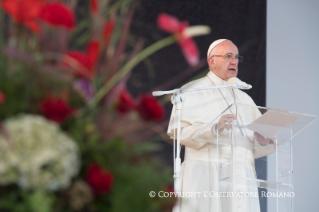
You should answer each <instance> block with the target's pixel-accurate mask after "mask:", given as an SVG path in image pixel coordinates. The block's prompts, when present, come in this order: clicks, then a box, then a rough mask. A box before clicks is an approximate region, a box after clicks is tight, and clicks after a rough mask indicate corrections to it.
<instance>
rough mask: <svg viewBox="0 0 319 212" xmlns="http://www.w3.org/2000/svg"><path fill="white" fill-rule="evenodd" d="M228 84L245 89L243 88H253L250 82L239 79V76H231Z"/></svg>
mask: <svg viewBox="0 0 319 212" xmlns="http://www.w3.org/2000/svg"><path fill="white" fill-rule="evenodd" d="M227 84H228V85H235V86H236V87H237V88H239V89H243V90H245V89H251V88H252V86H251V85H249V84H247V83H245V82H243V81H241V80H240V79H238V78H237V77H232V78H229V79H228V80H227Z"/></svg>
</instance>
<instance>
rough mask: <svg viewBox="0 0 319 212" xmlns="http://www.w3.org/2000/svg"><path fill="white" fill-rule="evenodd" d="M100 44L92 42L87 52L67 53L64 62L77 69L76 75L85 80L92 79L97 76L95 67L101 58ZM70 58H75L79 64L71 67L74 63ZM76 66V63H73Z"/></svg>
mask: <svg viewBox="0 0 319 212" xmlns="http://www.w3.org/2000/svg"><path fill="white" fill-rule="evenodd" d="M99 53H100V44H99V43H98V42H97V41H96V40H92V41H90V42H89V43H88V45H87V51H86V52H80V51H68V52H66V53H65V57H64V59H63V62H64V64H65V65H67V66H71V67H72V68H74V69H75V74H76V75H80V76H81V77H83V78H85V79H88V80H90V79H92V77H93V76H94V75H95V65H96V63H97V60H98V58H99ZM68 57H71V58H73V59H74V60H76V61H77V62H78V63H79V64H75V65H70V63H72V61H70V59H69V58H68ZM73 64H74V63H73Z"/></svg>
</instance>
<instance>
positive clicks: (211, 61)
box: [207, 57, 214, 65]
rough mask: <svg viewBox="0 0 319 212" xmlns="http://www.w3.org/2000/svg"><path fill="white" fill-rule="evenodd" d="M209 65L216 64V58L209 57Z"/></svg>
mask: <svg viewBox="0 0 319 212" xmlns="http://www.w3.org/2000/svg"><path fill="white" fill-rule="evenodd" d="M207 63H208V64H209V65H213V64H214V57H207Z"/></svg>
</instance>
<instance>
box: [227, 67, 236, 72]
mask: <svg viewBox="0 0 319 212" xmlns="http://www.w3.org/2000/svg"><path fill="white" fill-rule="evenodd" d="M228 70H229V71H235V72H236V69H234V68H229V69H228Z"/></svg>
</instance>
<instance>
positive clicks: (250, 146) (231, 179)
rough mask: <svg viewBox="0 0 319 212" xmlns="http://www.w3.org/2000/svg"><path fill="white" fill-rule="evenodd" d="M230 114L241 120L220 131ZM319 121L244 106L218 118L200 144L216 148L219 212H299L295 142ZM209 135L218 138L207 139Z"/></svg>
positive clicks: (200, 134)
mask: <svg viewBox="0 0 319 212" xmlns="http://www.w3.org/2000/svg"><path fill="white" fill-rule="evenodd" d="M226 114H233V115H235V117H236V119H235V118H231V119H229V121H228V122H226V123H225V124H224V125H223V126H220V127H217V125H216V124H217V123H218V121H219V120H220V118H221V117H222V116H223V115H226ZM315 119H316V117H315V116H312V115H306V114H298V113H293V112H288V111H283V110H275V109H271V108H263V107H253V106H250V105H246V104H239V103H237V104H232V105H230V106H229V107H228V108H225V110H224V111H223V112H222V113H221V114H220V115H218V116H217V117H212V121H211V122H210V123H209V124H207V125H206V126H205V127H204V128H203V129H201V130H200V131H199V132H197V133H196V135H195V136H194V138H195V140H197V141H198V142H206V143H207V142H209V143H211V145H212V146H215V148H214V151H215V150H216V151H215V154H213V155H214V157H216V159H215V162H216V172H217V175H216V176H217V179H216V181H217V185H218V187H217V188H215V191H214V196H218V197H219V198H217V201H218V204H216V210H214V211H221V212H239V211H244V212H246V211H254V212H258V211H261V212H268V211H269V212H270V211H271V212H275V211H277V212H291V211H293V197H294V192H293V191H294V190H293V154H292V153H293V142H292V139H293V137H294V136H296V135H297V134H298V133H299V132H301V131H302V130H303V129H304V128H305V127H307V126H308V125H309V124H311V123H312V122H313V121H314V120H315ZM209 130H211V131H212V135H213V136H210V137H207V132H208V131H209ZM205 132H206V133H205ZM214 207H215V206H214Z"/></svg>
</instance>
